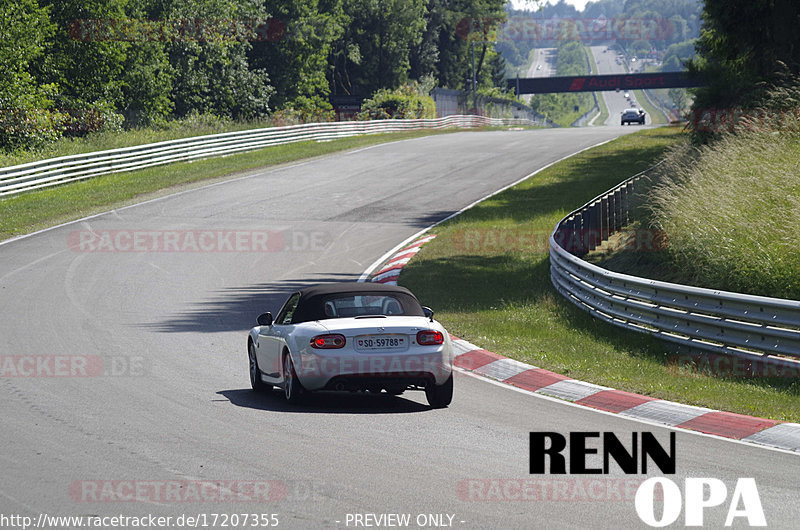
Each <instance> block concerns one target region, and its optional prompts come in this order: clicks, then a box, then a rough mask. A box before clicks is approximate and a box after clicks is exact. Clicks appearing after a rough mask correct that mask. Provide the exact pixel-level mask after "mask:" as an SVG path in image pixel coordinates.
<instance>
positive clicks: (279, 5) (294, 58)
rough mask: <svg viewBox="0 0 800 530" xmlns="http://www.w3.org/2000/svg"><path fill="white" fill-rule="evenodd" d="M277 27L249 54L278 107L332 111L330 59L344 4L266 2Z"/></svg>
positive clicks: (337, 0) (306, 0) (313, 0)
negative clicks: (267, 80)
mask: <svg viewBox="0 0 800 530" xmlns="http://www.w3.org/2000/svg"><path fill="white" fill-rule="evenodd" d="M265 5H266V8H265V9H266V12H267V16H268V17H269V23H270V26H271V27H272V28H273V29H272V31H271V33H267V34H266V37H262V38H259V39H257V40H256V41H255V42H254V43H253V48H252V50H251V51H250V52H249V57H250V60H251V66H252V67H254V68H262V69H264V71H266V72H267V73H268V74H269V76H270V80H271V83H272V84H273V86H274V87H275V92H274V95H273V99H272V101H274V106H275V108H284V107H286V108H293V109H295V110H298V111H300V112H301V113H308V114H315V113H317V112H318V111H320V110H322V111H324V110H327V109H330V108H331V107H330V103H329V102H328V96H329V94H330V83H329V81H328V78H329V76H330V73H331V64H332V63H333V61H332V60H331V64H329V58H331V55H332V53H333V46H334V43H335V41H336V40H337V39H338V38H339V37H340V36H341V35H342V33H343V27H344V12H343V7H342V0H327V1H318V0H268V1H267V2H266V3H265Z"/></svg>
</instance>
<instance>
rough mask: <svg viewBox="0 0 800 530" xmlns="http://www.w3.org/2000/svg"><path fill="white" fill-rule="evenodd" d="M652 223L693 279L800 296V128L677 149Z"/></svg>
mask: <svg viewBox="0 0 800 530" xmlns="http://www.w3.org/2000/svg"><path fill="white" fill-rule="evenodd" d="M659 174H660V178H659V180H658V182H657V184H656V185H655V186H654V187H653V190H652V192H651V196H650V197H649V199H648V206H647V209H648V210H649V216H650V224H651V225H652V226H653V228H656V229H660V230H663V231H664V232H665V233H666V234H667V237H668V240H669V244H668V247H667V256H668V257H669V259H671V260H672V262H673V263H672V264H671V266H672V268H674V269H677V270H680V271H681V276H683V277H684V278H685V281H686V282H687V283H692V284H695V285H701V286H704V287H711V288H716V289H722V290H729V291H737V292H742V293H750V294H760V295H764V296H775V297H781V298H792V299H800V133H797V132H793V131H780V132H775V131H769V132H765V131H763V130H762V131H752V130H751V131H739V132H738V134H730V135H726V136H724V137H722V138H720V139H718V140H717V141H715V142H713V143H712V144H710V145H706V146H702V147H693V146H691V145H690V144H686V145H683V146H680V147H678V148H677V149H675V150H674V151H673V152H672V153H671V155H670V156H669V157H668V158H667V160H666V162H665V163H664V164H663V165H662V167H661V168H660V172H659Z"/></svg>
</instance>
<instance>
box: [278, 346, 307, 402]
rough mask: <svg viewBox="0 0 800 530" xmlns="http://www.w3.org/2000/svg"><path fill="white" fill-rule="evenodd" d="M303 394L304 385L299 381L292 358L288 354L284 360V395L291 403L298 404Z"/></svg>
mask: <svg viewBox="0 0 800 530" xmlns="http://www.w3.org/2000/svg"><path fill="white" fill-rule="evenodd" d="M302 393H303V385H301V384H300V381H298V380H297V372H295V371H294V363H293V362H292V356H291V355H289V354H288V353H287V354H286V355H285V356H284V358H283V394H284V396H285V397H286V401H288V402H289V403H297V402H298V401H300V396H301V394H302Z"/></svg>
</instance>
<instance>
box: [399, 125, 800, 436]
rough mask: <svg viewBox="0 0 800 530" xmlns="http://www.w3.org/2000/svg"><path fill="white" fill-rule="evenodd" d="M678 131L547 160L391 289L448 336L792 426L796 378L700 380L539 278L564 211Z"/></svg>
mask: <svg viewBox="0 0 800 530" xmlns="http://www.w3.org/2000/svg"><path fill="white" fill-rule="evenodd" d="M682 136H683V135H682V134H681V133H680V129H676V128H659V129H653V130H648V131H642V132H641V133H637V134H633V135H629V136H625V137H622V138H620V139H618V140H615V141H613V142H610V143H608V144H605V145H603V146H600V147H598V148H595V149H592V150H589V151H586V152H584V153H582V154H579V155H577V156H575V157H572V158H570V159H568V160H565V161H564V162H561V163H559V164H556V165H555V166H553V167H551V168H548V169H547V170H545V171H542V172H541V173H538V174H537V175H535V176H533V177H531V178H530V179H528V180H526V181H525V182H523V183H522V184H520V185H518V186H516V187H514V188H512V189H510V190H507V191H505V192H503V193H501V194H498V195H496V196H494V197H492V198H491V199H488V200H486V201H484V202H482V203H481V204H479V205H478V206H476V207H474V208H472V209H470V210H469V211H467V212H465V213H463V214H462V215H459V216H458V217H456V218H454V219H452V220H450V221H448V222H447V223H444V224H442V225H440V226H438V227H436V228H435V229H434V230H433V231H432V232H433V233H436V234H438V237H437V238H436V239H435V240H433V241H432V242H431V243H428V244H427V245H425V246H424V247H423V248H422V251H421V252H420V253H419V254H418V255H417V256H416V257H415V258H414V260H412V261H411V262H410V264H409V265H408V266H407V267H406V268H405V269H404V271H403V274H402V276H401V277H400V283H401V284H402V285H404V286H406V287H409V288H410V289H412V290H413V291H414V292H415V293H416V294H417V295H418V296H419V297H420V299H421V301H422V302H423V303H424V304H426V305H429V306H431V307H433V308H434V309H435V310H436V314H437V319H438V320H440V321H441V322H442V323H444V324H445V325H446V326H447V328H448V330H450V331H451V332H452V333H454V334H455V335H457V336H460V337H463V338H464V339H467V340H469V341H471V342H473V343H475V344H477V345H479V346H481V347H483V348H487V349H489V350H491V351H494V352H497V353H499V354H502V355H505V356H508V357H511V358H514V359H518V360H520V361H524V362H527V363H530V364H533V365H535V366H539V367H542V368H546V369H548V370H552V371H555V372H559V373H562V374H566V375H569V376H570V377H574V378H577V379H581V380H585V381H590V382H592V383H596V384H601V385H606V386H610V387H613V388H618V389H621V390H626V391H630V392H636V393H640V394H645V395H649V396H653V397H656V398H662V399H668V400H673V401H679V402H683V403H689V404H693V405H699V406H706V407H711V408H715V409H721V410H727V411H732V412H738V413H742V414H750V415H756V416H764V417H769V418H774V419H777V420H786V421H800V380H797V379H795V380H791V379H776V378H771V379H767V378H751V379H744V378H735V377H712V376H709V375H707V374H704V373H697V372H695V371H692V370H690V369H688V368H685V367H684V366H683V365H681V364H679V363H675V362H674V361H676V359H677V358H676V356H675V354H674V353H673V352H672V351H671V348H670V346H669V345H668V344H666V343H664V342H661V341H658V340H657V339H655V338H652V337H650V336H647V335H642V334H638V333H634V332H628V331H625V330H622V329H620V328H617V327H615V326H611V325H609V324H606V323H604V322H601V321H599V320H596V319H593V318H592V317H591V316H590V315H589V314H588V313H586V312H584V311H582V310H581V309H578V308H577V307H576V306H574V305H573V304H572V303H570V302H568V301H567V300H565V299H564V298H563V297H562V296H561V295H560V294H558V293H557V292H556V291H555V289H554V288H553V286H552V284H551V282H550V265H549V260H548V254H547V250H546V248H544V244H545V242H546V241H547V237H548V236H549V234H550V232H551V231H552V229H553V227H554V226H555V224H556V223H557V222H558V221H559V220H560V219H561V218H562V217H563V216H564V215H566V214H567V213H569V212H570V211H571V210H573V209H574V208H576V207H578V206H580V205H581V204H583V203H584V202H586V201H587V200H589V199H591V198H592V197H594V196H596V195H598V194H600V193H602V192H603V191H605V190H607V189H609V188H611V187H613V186H614V185H615V184H617V183H619V182H620V181H621V180H623V179H624V178H626V177H628V176H630V175H633V174H635V173H637V172H639V171H642V170H643V169H646V168H647V167H649V166H650V165H652V163H653V162H654V161H655V160H656V159H658V158H659V157H660V156H662V154H663V153H664V151H665V150H666V149H667V148H668V147H670V146H672V145H674V144H676V143H677V142H680V141H681V139H682Z"/></svg>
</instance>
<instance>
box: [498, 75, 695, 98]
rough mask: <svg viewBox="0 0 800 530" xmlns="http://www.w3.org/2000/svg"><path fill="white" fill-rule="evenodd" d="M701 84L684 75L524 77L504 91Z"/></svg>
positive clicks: (587, 90)
mask: <svg viewBox="0 0 800 530" xmlns="http://www.w3.org/2000/svg"><path fill="white" fill-rule="evenodd" d="M703 84H704V83H702V82H700V81H699V80H698V79H695V78H691V77H689V73H688V72H659V73H649V74H608V75H582V76H563V77H526V78H520V77H516V78H512V79H508V88H509V89H513V90H515V91H516V93H517V95H520V94H549V93H553V92H602V91H604V90H637V89H643V88H691V87H697V86H702V85H703Z"/></svg>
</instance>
